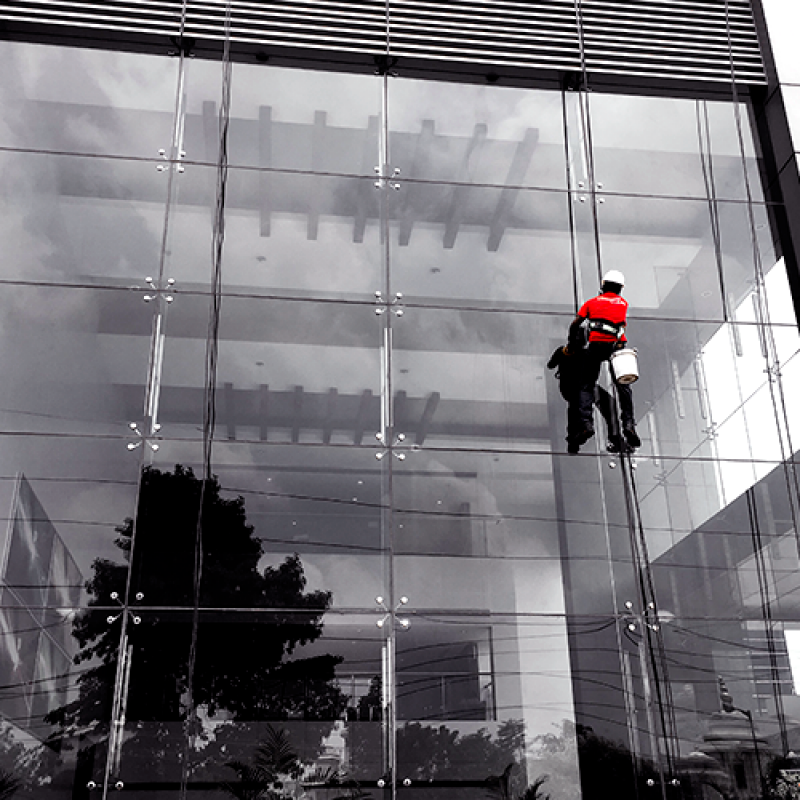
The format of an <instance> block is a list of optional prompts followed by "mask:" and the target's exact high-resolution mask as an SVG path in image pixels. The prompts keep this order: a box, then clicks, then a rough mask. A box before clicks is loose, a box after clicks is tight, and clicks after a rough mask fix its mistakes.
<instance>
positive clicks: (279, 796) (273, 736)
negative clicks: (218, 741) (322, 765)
mask: <svg viewBox="0 0 800 800" xmlns="http://www.w3.org/2000/svg"><path fill="white" fill-rule="evenodd" d="M226 766H227V767H229V768H230V769H232V770H233V771H234V772H236V774H237V775H238V777H239V780H238V782H236V783H232V782H226V783H224V784H223V789H224V790H225V791H226V792H227V793H228V794H229V795H231V796H232V797H235V798H236V800H284V798H290V797H295V796H296V793H297V791H298V789H299V788H300V787H301V786H307V787H314V789H315V790H316V791H321V792H322V793H324V797H325V800H367V798H370V797H371V795H370V794H369V793H368V792H365V791H364V790H363V789H362V788H361V787H360V786H359V785H358V783H357V782H356V781H353V780H349V779H346V778H344V777H343V776H342V775H341V773H340V772H339V771H338V770H335V769H330V768H328V769H325V770H320V769H319V768H317V769H313V770H311V771H308V770H306V769H304V765H303V763H302V761H301V760H300V758H299V756H298V754H297V753H296V752H295V750H294V748H293V747H292V743H291V737H290V736H289V734H288V732H287V731H286V730H279V729H275V728H273V727H272V726H271V725H268V726H267V730H266V734H265V736H264V738H263V739H262V741H261V743H260V744H259V745H258V747H257V748H256V752H255V754H254V756H253V758H252V759H251V760H250V761H247V762H245V761H229V762H228V763H227V764H226Z"/></svg>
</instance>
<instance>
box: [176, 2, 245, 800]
mask: <svg viewBox="0 0 800 800" xmlns="http://www.w3.org/2000/svg"><path fill="white" fill-rule="evenodd" d="M230 29H231V4H230V1H228V2H227V4H226V9H225V43H224V47H223V55H222V99H221V102H220V110H219V158H218V162H217V189H216V207H215V213H214V230H213V243H212V247H213V249H212V267H211V302H210V308H209V320H208V333H207V337H206V361H205V374H204V379H205V387H204V392H205V407H204V409H203V481H202V484H201V488H200V497H199V503H198V505H199V507H198V510H197V528H196V535H195V552H194V555H195V564H194V598H193V601H194V602H193V608H192V636H191V644H190V647H189V658H188V665H187V703H186V719H185V722H184V741H183V744H184V754H183V764H182V770H181V789H180V798H181V800H186V792H187V789H188V783H189V761H190V758H189V756H190V752H191V747H192V744H193V742H194V737H195V733H196V728H197V725H196V719H195V717H196V713H197V709H196V707H195V700H194V672H195V667H196V664H197V639H198V630H199V623H200V613H199V612H200V591H201V587H202V580H203V523H204V510H205V498H206V491H207V488H208V485H209V483H210V482H211V481H212V480H213V474H212V451H213V444H214V431H215V428H216V418H217V361H218V355H219V323H220V312H221V303H222V256H223V249H224V244H225V200H226V192H227V183H228V133H229V125H230V105H231V71H232V64H231V59H230Z"/></svg>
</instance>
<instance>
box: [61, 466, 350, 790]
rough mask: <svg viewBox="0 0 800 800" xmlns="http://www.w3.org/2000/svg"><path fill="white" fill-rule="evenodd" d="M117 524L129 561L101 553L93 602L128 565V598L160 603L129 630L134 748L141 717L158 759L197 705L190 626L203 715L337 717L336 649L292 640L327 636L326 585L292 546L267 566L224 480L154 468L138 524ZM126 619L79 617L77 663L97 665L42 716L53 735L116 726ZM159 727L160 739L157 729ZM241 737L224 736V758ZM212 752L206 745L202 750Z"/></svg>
mask: <svg viewBox="0 0 800 800" xmlns="http://www.w3.org/2000/svg"><path fill="white" fill-rule="evenodd" d="M198 528H199V541H200V542H201V551H202V552H201V553H200V554H196V549H197V547H196V543H197V541H198ZM117 533H118V534H119V538H118V539H117V541H116V544H117V546H118V547H119V549H120V550H121V552H122V554H123V560H122V562H121V563H120V562H112V561H109V560H107V559H96V560H95V562H94V564H93V570H94V574H93V576H92V578H91V579H90V580H89V581H88V582H87V590H88V592H89V594H90V596H91V599H90V601H89V606H90V607H91V606H108V605H109V604H110V603H111V602H112V601H111V597H112V593H115V592H116V593H117V594H118V595H119V596H120V597H122V595H124V592H125V587H126V584H127V578H128V570H129V569H130V573H131V580H130V592H131V596H130V597H129V598H128V604H129V605H130V606H136V605H137V604H138V605H146V606H148V607H150V608H154V609H155V610H153V611H150V612H148V611H142V612H137V614H139V615H140V616H141V623H140V624H138V625H132V626H129V628H128V641H129V644H130V653H131V658H130V661H131V669H130V682H129V686H128V693H127V709H126V710H127V720H128V740H127V741H126V744H125V750H126V751H131V750H133V749H135V742H136V739H135V735H134V734H135V733H136V730H137V723H138V726H139V727H140V726H141V725H142V724H148V725H149V729H148V730H149V733H150V736H149V739H150V741H149V749H148V748H141V749H142V751H143V752H145V751H147V752H148V753H149V755H147V756H146V757H148V758H149V759H150V761H151V762H153V764H156V762H157V761H158V760H159V759H163V756H164V753H165V749H169V748H172V749H173V750H175V751H176V753H177V752H180V747H181V744H180V742H178V741H176V737H174V736H168V735H166V728H165V723H168V722H178V721H181V720H184V719H185V718H186V715H187V713H188V712H193V711H194V709H187V708H186V707H185V702H186V697H187V687H188V681H189V675H188V671H187V669H188V662H189V659H188V654H189V652H190V648H191V646H192V638H193V635H196V652H197V657H196V663H195V667H194V671H193V676H192V678H193V681H192V696H193V699H194V705H195V708H197V707H201V708H203V709H204V710H205V711H204V713H205V714H206V715H207V716H211V717H213V716H214V715H215V714H216V713H217V712H218V711H224V712H225V715H226V717H227V718H228V720H230V721H231V723H235V722H238V721H241V720H247V721H268V720H283V719H288V718H292V719H304V720H333V719H337V718H338V717H339V716H340V715H341V713H342V711H343V709H344V706H345V705H346V697H345V696H344V695H343V694H342V693H341V692H340V691H339V689H338V688H337V687H336V686H335V685H334V683H333V680H334V677H335V668H336V665H337V664H338V663H339V662H340V661H341V658H340V657H338V656H333V655H319V656H316V657H314V658H291V656H292V654H293V652H294V651H295V649H296V648H297V647H299V646H302V645H305V644H308V643H310V642H314V641H315V640H317V639H318V638H319V637H320V636H321V635H322V617H323V615H324V614H325V612H326V611H327V609H328V608H329V607H330V604H331V599H332V598H331V593H330V592H326V591H306V590H305V586H306V579H305V574H304V570H303V565H302V563H301V561H300V558H299V557H298V556H297V555H293V556H288V557H286V558H285V560H284V561H283V562H282V563H280V564H279V565H277V566H267V567H266V568H259V562H260V560H261V558H262V556H263V548H262V543H261V540H260V539H259V538H257V537H256V536H255V535H254V529H253V526H252V525H249V524H248V522H247V518H246V513H245V507H244V500H243V499H242V498H241V497H237V498H233V499H227V498H224V497H223V496H221V489H220V486H219V483H218V481H217V480H216V478H211V479H208V480H206V481H202V480H200V479H199V478H196V477H195V476H194V473H193V472H192V470H191V469H187V468H184V467H181V466H180V465H176V467H175V470H174V471H173V472H169V471H160V470H158V469H155V468H153V467H147V468H145V469H144V471H143V472H142V476H141V485H140V491H139V503H138V507H137V515H136V520H135V522H134V520H132V519H127V520H126V521H125V522H124V523H123V524H122V525H121V526H120V527H118V528H117ZM196 555H199V558H196ZM197 562H202V565H203V567H202V580H201V583H200V587H199V597H200V606H201V609H202V611H201V614H200V618H199V619H200V622H199V627H198V628H197V629H196V630H195V631H194V632H193V629H192V625H191V619H192V614H191V608H192V606H193V598H194V593H195V578H196V571H197V569H196V563H197ZM167 609H169V610H167ZM223 609H224V611H223ZM112 619H113V618H112ZM119 625H120V622H119V618H117V621H116V622H113V623H111V624H110V623H109V622H108V621H107V612H102V613H98V612H97V611H92V610H91V608H90V609H88V610H87V611H86V612H84V613H83V614H81V615H79V616H78V617H77V618H76V620H75V622H74V624H73V636H74V637H75V638H76V639H77V641H78V643H79V645H80V647H81V650H80V652H79V654H78V656H77V657H76V662H77V663H81V662H89V663H91V664H92V666H90V667H89V668H88V669H86V670H84V671H83V672H82V674H81V676H80V677H79V684H80V693H79V697H78V699H77V700H75V701H74V702H72V703H69V704H67V705H65V706H63V707H61V708H58V709H55V710H53V711H51V712H50V713H49V714H48V715H47V718H46V719H47V721H49V722H51V723H54V724H56V725H58V726H59V727H60V731H59V733H58V734H57V737H54V738H59V739H69V738H71V737H74V736H75V735H77V734H84V735H85V734H90V735H94V738H95V739H96V738H97V736H96V734H97V733H98V732H100V731H102V730H103V728H104V727H105V726H106V725H107V724H108V721H109V718H110V716H111V707H112V697H113V691H114V682H115V672H116V664H117V659H118V655H119V654H118V645H119V641H120V629H119ZM229 724H230V723H229ZM154 726H155V727H154ZM223 727H225V726H223ZM323 727H324V726H323ZM161 728H164V731H163V732H162V733H163V734H164V735H162V734H161V733H158V731H159V730H161ZM321 735H325V734H324V732H321ZM156 743H158V746H157V747H155V748H154V747H153V745H154V744H156ZM232 744H233V742H232V741H231V739H230V737H228V740H227V746H228V749H227V752H228V756H227V757H228V758H230V755H231V752H232V749H231V747H232ZM159 748H160V749H159ZM153 750H155V752H152V751H153ZM213 750H214V747H213V746H210V747H207V748H206V749H205V750H204V754H206V755H208V754H210V753H211V752H212V751H213ZM233 752H236V751H235V750H233ZM220 760H224V759H220ZM140 766H141V765H140ZM156 774H158V773H157V772H156Z"/></svg>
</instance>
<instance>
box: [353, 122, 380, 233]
mask: <svg viewBox="0 0 800 800" xmlns="http://www.w3.org/2000/svg"><path fill="white" fill-rule="evenodd" d="M377 139H378V118H377V117H376V116H371V117H370V118H369V122H368V123H367V129H366V131H365V132H364V144H363V146H362V155H361V174H362V175H370V174H372V171H373V169H374V167H375V163H374V162H375V161H376V155H377V153H375V152H373V150H372V149H371V148H370V144H371V143H372V142H375V141H377ZM356 191H357V192H358V195H357V197H356V218H355V221H354V224H353V241H354V242H355V243H356V244H361V243H362V242H363V241H364V233H365V232H366V229H367V212H368V211H369V209H370V207H371V206H372V204H373V203H374V202H375V183H374V182H373V181H359V182H358V186H357V188H356Z"/></svg>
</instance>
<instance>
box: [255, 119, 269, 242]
mask: <svg viewBox="0 0 800 800" xmlns="http://www.w3.org/2000/svg"><path fill="white" fill-rule="evenodd" d="M258 166H259V167H262V168H264V167H267V168H269V167H271V166H272V106H259V108H258ZM271 185H272V176H271V175H270V173H269V172H261V173H260V174H259V179H258V199H259V218H260V220H261V231H260V233H261V235H262V236H269V235H270V233H271V232H272V197H271Z"/></svg>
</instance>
